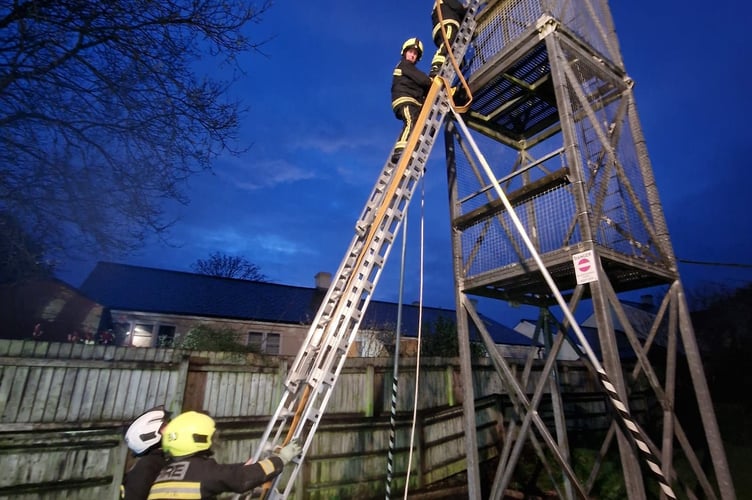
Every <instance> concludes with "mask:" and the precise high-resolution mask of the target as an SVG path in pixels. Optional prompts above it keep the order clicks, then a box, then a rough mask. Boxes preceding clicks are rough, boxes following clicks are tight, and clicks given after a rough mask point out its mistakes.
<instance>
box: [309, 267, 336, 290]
mask: <svg viewBox="0 0 752 500" xmlns="http://www.w3.org/2000/svg"><path fill="white" fill-rule="evenodd" d="M313 278H314V280H315V283H316V288H318V289H319V290H329V287H330V286H331V284H332V273H325V272H323V271H321V272H318V273H316V276H314V277H313Z"/></svg>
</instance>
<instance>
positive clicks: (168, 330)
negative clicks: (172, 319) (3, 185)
mask: <svg viewBox="0 0 752 500" xmlns="http://www.w3.org/2000/svg"><path fill="white" fill-rule="evenodd" d="M157 347H175V327H174V326H172V325H159V332H158V333H157Z"/></svg>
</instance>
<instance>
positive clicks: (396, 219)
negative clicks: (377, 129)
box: [253, 0, 481, 499]
mask: <svg viewBox="0 0 752 500" xmlns="http://www.w3.org/2000/svg"><path fill="white" fill-rule="evenodd" d="M480 3H481V2H480V0H471V2H470V4H469V5H468V11H467V15H466V16H465V19H464V21H463V23H462V25H461V26H460V30H459V31H458V34H457V37H456V39H455V40H454V43H453V44H452V51H453V54H454V57H455V60H458V61H461V60H462V58H463V57H464V54H465V51H466V50H467V48H468V46H469V45H470V41H471V39H472V36H473V33H474V30H475V24H476V23H475V19H476V15H477V11H478V9H479V6H480ZM455 77H456V71H455V68H454V67H453V66H452V65H451V64H450V63H449V60H448V61H447V63H446V64H444V66H443V67H442V69H441V71H440V72H439V74H438V75H437V77H436V78H434V81H433V84H432V86H431V88H430V90H429V92H428V95H427V96H426V100H425V103H424V105H423V108H422V110H421V113H420V115H419V117H418V119H417V121H416V127H415V129H414V130H413V131H412V133H411V135H410V137H409V138H408V143H407V146H406V147H405V150H404V152H403V154H402V157H401V158H400V160H399V161H398V162H397V163H396V164H395V163H393V162H392V161H391V160H388V161H387V163H386V164H385V165H384V168H383V169H382V171H381V175H380V176H379V178H378V180H377V181H376V184H375V186H374V188H373V191H372V192H371V195H370V196H369V197H368V200H367V201H366V205H365V207H364V209H363V212H362V213H361V215H360V217H359V218H358V221H357V222H356V227H355V229H356V234H355V236H354V238H353V239H352V242H351V243H350V247H349V248H348V249H347V251H346V253H345V257H344V259H343V260H342V263H341V264H340V267H339V269H338V270H337V273H336V275H335V276H334V277H333V279H332V284H331V286H330V287H329V290H328V291H327V294H326V296H325V297H324V300H323V301H322V303H321V306H320V307H319V310H318V313H317V315H316V317H315V318H314V320H313V323H312V324H311V327H310V329H309V331H308V334H307V336H306V338H305V340H304V342H303V344H302V346H301V348H300V350H299V351H298V354H297V356H296V357H295V360H294V362H293V363H292V365H291V367H290V371H289V373H288V375H287V378H286V379H285V383H284V389H283V394H282V397H281V400H280V402H279V405H278V407H277V410H276V411H275V412H274V415H273V416H272V418H271V420H270V422H269V424H268V426H267V428H266V430H265V431H264V433H263V435H262V437H261V440H260V442H259V444H258V447H257V449H256V452H255V454H254V456H253V459H254V460H255V461H258V460H261V459H263V458H264V457H266V456H268V455H269V454H270V453H271V452H272V451H273V449H274V448H275V447H277V446H282V445H284V444H286V443H288V442H289V441H290V440H292V439H298V440H299V442H300V444H301V447H302V452H301V454H300V455H299V456H298V457H296V458H294V459H293V460H292V462H290V463H289V464H288V465H287V466H285V472H284V473H283V474H282V475H280V476H277V477H276V478H275V479H274V480H273V481H272V482H271V484H270V485H269V484H267V485H266V486H265V488H263V490H262V491H261V492H260V496H261V498H268V499H278V498H281V499H284V498H286V497H287V495H288V494H289V493H290V491H291V490H292V488H293V486H294V483H295V478H296V477H297V475H298V472H299V471H300V469H301V467H302V465H303V461H304V458H305V455H306V452H307V451H308V448H309V446H310V445H311V442H312V440H313V436H314V434H315V432H316V429H317V427H318V424H319V422H320V421H321V418H322V416H323V414H324V411H325V409H326V405H327V403H328V401H329V398H330V396H331V394H332V389H333V388H334V385H335V384H336V382H337V378H338V377H339V374H340V371H341V370H342V367H343V365H344V363H345V360H346V359H347V353H348V351H349V350H350V347H351V345H352V342H353V340H354V339H355V336H356V335H357V332H358V329H359V327H360V322H361V320H362V318H363V315H364V314H365V312H366V308H367V307H368V304H369V302H370V299H371V294H372V293H373V290H374V288H375V287H376V284H377V283H378V280H379V276H380V275H381V271H382V269H383V266H384V264H385V262H386V260H387V258H388V256H389V252H390V250H391V247H392V242H393V241H394V238H395V235H396V234H397V233H398V231H399V228H400V224H401V222H402V218H403V217H404V215H405V213H406V211H407V207H408V205H409V201H410V199H411V197H412V195H413V193H414V192H415V188H416V186H417V184H418V181H419V180H420V177H421V176H422V175H423V173H424V171H425V164H426V162H427V161H428V158H429V156H430V153H431V150H432V148H433V145H434V142H435V140H436V136H437V134H438V133H439V131H440V129H441V126H442V124H443V121H444V118H445V117H446V115H447V113H448V112H449V111H450V109H451V96H450V92H451V90H450V89H449V88H448V85H447V84H446V82H451V81H452V80H453V79H454V78H455ZM282 478H285V484H284V486H283V489H282V491H280V490H279V489H278V488H277V485H278V483H279V482H280V481H281V480H282ZM256 494H259V493H258V492H257V493H256Z"/></svg>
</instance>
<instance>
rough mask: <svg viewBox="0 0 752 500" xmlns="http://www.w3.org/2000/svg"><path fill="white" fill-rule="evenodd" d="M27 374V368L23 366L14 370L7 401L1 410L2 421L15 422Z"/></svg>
mask: <svg viewBox="0 0 752 500" xmlns="http://www.w3.org/2000/svg"><path fill="white" fill-rule="evenodd" d="M28 374H29V368H27V367H24V366H20V367H18V368H17V369H16V370H15V371H14V374H13V379H12V381H11V387H10V392H9V393H8V401H7V403H6V405H5V409H4V411H3V419H2V421H3V423H6V422H7V423H16V421H17V420H16V418H17V416H18V411H19V407H20V406H21V400H22V398H23V393H24V387H25V386H26V379H27V377H28Z"/></svg>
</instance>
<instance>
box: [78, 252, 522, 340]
mask: <svg viewBox="0 0 752 500" xmlns="http://www.w3.org/2000/svg"><path fill="white" fill-rule="evenodd" d="M81 291H82V292H83V293H85V294H86V295H87V296H88V297H90V298H91V299H93V300H95V301H97V302H98V303H100V304H102V305H104V306H106V307H109V308H110V309H119V310H126V311H140V312H149V313H159V314H176V315H185V316H203V317H211V318H230V319H238V320H249V321H266V322H273V323H287V324H290V323H292V324H309V323H311V322H312V321H313V319H314V318H315V316H316V313H317V312H318V308H319V304H320V303H321V301H322V300H323V298H324V295H325V293H326V290H322V289H319V288H316V287H310V288H309V287H300V286H291V285H281V284H277V283H267V282H262V281H249V280H240V279H233V278H220V277H215V276H209V275H204V274H195V273H189V272H184V271H172V270H167V269H156V268H149V267H140V266H133V265H127V264H118V263H114V262H99V263H97V265H96V266H95V267H94V269H93V270H92V272H91V273H90V274H89V276H88V277H87V278H86V280H85V281H84V282H83V284H82V285H81ZM397 311H398V304H396V303H392V302H383V301H377V300H372V301H371V302H370V304H369V306H368V309H367V311H366V314H365V316H364V318H363V321H362V322H361V323H362V325H363V326H364V327H368V328H374V327H382V328H383V327H390V328H394V327H395V325H396V320H397ZM418 312H419V308H418V307H417V306H414V305H404V304H403V309H402V331H403V332H404V334H405V335H406V336H410V335H414V334H415V332H417V329H418V321H419V314H418ZM440 317H444V318H446V319H449V320H451V321H452V322H454V321H455V311H454V310H451V309H442V308H434V307H425V306H424V307H423V317H422V322H423V325H424V326H425V325H430V324H432V323H434V322H435V321H436V320H437V319H438V318H440ZM482 319H483V321H484V323H485V324H486V327H487V329H488V331H489V333H490V334H491V337H492V338H493V339H494V341H495V342H496V343H497V344H511V345H530V339H528V338H527V337H525V336H524V335H522V334H520V333H518V332H516V331H514V330H513V329H511V328H508V327H506V326H504V325H502V324H500V323H498V322H496V321H494V320H492V319H490V318H487V317H484V316H482ZM471 335H473V336H477V332H471Z"/></svg>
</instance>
